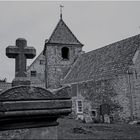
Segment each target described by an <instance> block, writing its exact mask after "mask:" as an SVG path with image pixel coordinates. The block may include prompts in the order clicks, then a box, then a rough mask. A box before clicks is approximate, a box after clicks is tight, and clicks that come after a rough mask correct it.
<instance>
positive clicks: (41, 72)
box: [27, 53, 45, 87]
mask: <svg viewBox="0 0 140 140" xmlns="http://www.w3.org/2000/svg"><path fill="white" fill-rule="evenodd" d="M40 61H42V63H41V62H40ZM31 71H36V76H35V77H32V76H31ZM27 76H28V77H29V79H30V80H31V85H34V86H39V87H45V56H44V55H43V53H41V54H40V55H39V56H38V57H37V58H36V59H35V61H34V62H33V63H32V64H31V65H30V66H29V68H28V69H27Z"/></svg>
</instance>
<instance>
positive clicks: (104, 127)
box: [58, 118, 140, 140]
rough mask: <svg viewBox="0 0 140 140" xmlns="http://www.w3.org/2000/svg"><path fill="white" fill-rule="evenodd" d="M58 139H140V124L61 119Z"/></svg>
mask: <svg viewBox="0 0 140 140" xmlns="http://www.w3.org/2000/svg"><path fill="white" fill-rule="evenodd" d="M58 121H59V123H60V124H59V126H58V139H75V140H77V139H140V125H130V124H94V123H90V124H86V123H82V122H80V121H76V120H73V119H66V118H64V119H59V120H58Z"/></svg>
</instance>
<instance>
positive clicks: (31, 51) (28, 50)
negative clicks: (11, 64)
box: [24, 47, 36, 59]
mask: <svg viewBox="0 0 140 140" xmlns="http://www.w3.org/2000/svg"><path fill="white" fill-rule="evenodd" d="M24 54H25V56H26V58H28V59H32V58H34V57H35V56H36V50H35V48H34V47H25V49H24Z"/></svg>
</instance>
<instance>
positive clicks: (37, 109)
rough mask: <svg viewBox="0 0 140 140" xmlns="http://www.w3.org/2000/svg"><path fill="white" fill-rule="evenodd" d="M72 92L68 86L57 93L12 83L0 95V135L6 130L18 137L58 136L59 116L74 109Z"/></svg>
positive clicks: (1, 136) (41, 137)
mask: <svg viewBox="0 0 140 140" xmlns="http://www.w3.org/2000/svg"><path fill="white" fill-rule="evenodd" d="M69 92H70V88H69V87H65V88H62V89H59V90H57V91H55V94H54V93H52V92H50V91H48V90H46V89H43V88H40V87H32V86H18V87H13V88H11V89H9V90H7V91H5V92H3V93H2V94H1V95H0V138H1V139H5V135H6V134H7V135H9V137H8V138H11V137H14V138H18V139H21V138H22V139H24V138H25V139H30V138H34V139H35V138H38V139H46V138H56V137H57V134H56V133H55V132H57V130H56V129H57V128H56V127H55V126H57V125H58V122H57V118H58V117H60V116H61V115H68V114H69V113H70V112H71V100H70V97H69ZM50 126H51V127H50ZM31 128H36V129H31ZM37 128H38V129H37ZM12 129H13V130H15V131H13V130H12ZM18 129H20V132H19V130H18ZM5 130H6V131H5ZM7 130H8V131H7ZM9 130H12V131H9ZM17 130H18V131H17ZM50 131H52V133H51V134H50ZM53 131H54V132H53ZM38 132H39V133H38ZM40 132H41V133H40ZM36 133H37V134H36ZM42 133H43V134H42ZM27 135H28V136H27ZM3 136H4V137H3Z"/></svg>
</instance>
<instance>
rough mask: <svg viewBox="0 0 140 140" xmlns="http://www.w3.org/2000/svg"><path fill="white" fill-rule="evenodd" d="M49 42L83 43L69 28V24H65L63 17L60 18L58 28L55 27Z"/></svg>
mask: <svg viewBox="0 0 140 140" xmlns="http://www.w3.org/2000/svg"><path fill="white" fill-rule="evenodd" d="M48 43H59V44H76V45H77V44H79V45H82V44H81V43H80V42H79V40H78V39H77V38H76V37H75V36H74V34H73V33H72V32H71V30H70V29H69V28H68V26H67V25H66V24H65V22H64V21H63V19H60V20H59V22H58V24H57V26H56V28H55V29H54V31H53V33H52V35H51V37H50V38H49V40H48Z"/></svg>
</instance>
